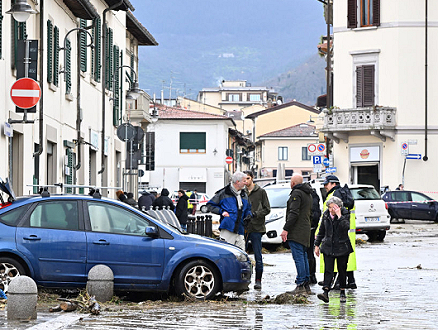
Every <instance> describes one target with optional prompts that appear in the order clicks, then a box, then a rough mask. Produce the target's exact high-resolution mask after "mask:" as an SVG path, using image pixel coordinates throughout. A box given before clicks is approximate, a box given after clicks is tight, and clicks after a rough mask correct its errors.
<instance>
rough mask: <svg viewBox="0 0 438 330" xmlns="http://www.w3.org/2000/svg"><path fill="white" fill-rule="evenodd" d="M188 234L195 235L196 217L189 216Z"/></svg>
mask: <svg viewBox="0 0 438 330" xmlns="http://www.w3.org/2000/svg"><path fill="white" fill-rule="evenodd" d="M187 232H188V233H190V234H194V233H195V217H194V216H191V215H189V216H188V218H187Z"/></svg>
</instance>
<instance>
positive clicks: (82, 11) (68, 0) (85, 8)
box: [64, 0, 99, 20]
mask: <svg viewBox="0 0 438 330" xmlns="http://www.w3.org/2000/svg"><path fill="white" fill-rule="evenodd" d="M64 3H65V5H66V6H67V7H68V9H70V10H71V12H72V13H73V14H74V15H75V16H76V17H79V18H82V19H86V20H92V19H94V18H96V17H99V13H98V12H97V10H96V8H95V7H94V6H93V5H92V4H91V2H90V1H89V0H64Z"/></svg>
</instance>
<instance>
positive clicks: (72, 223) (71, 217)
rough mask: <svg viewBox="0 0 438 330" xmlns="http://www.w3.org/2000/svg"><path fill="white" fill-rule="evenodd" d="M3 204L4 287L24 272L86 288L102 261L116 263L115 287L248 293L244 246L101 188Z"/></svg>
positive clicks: (48, 283)
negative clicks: (193, 230)
mask: <svg viewBox="0 0 438 330" xmlns="http://www.w3.org/2000/svg"><path fill="white" fill-rule="evenodd" d="M0 188H1V187H0ZM3 188H5V186H4V185H3ZM5 190H7V189H3V191H5ZM0 203H1V204H0V288H1V289H3V290H4V291H7V289H8V284H9V282H10V281H11V280H12V278H14V277H16V276H19V275H27V276H30V277H32V278H33V279H34V280H35V282H36V283H37V285H39V286H42V287H54V288H78V287H85V285H86V282H87V275H88V272H89V270H90V269H91V268H92V267H93V266H95V265H97V264H104V265H107V266H108V267H110V268H111V269H112V271H113V273H114V289H115V290H127V291H153V292H168V291H171V292H175V293H176V294H177V295H182V294H186V295H187V296H189V297H193V298H196V299H210V298H212V297H214V296H215V295H216V294H217V293H218V292H230V291H235V292H242V291H246V290H248V286H249V284H250V281H251V263H250V260H249V258H248V255H247V254H246V253H245V252H243V251H242V250H240V249H239V248H237V247H235V246H233V245H230V244H227V243H224V242H220V241H217V240H214V239H210V238H205V237H201V236H198V235H192V234H183V233H182V232H180V231H179V230H177V229H175V228H172V227H171V226H169V225H166V224H163V223H161V222H159V221H157V220H155V219H153V218H151V217H150V216H148V215H146V214H144V213H142V212H141V211H139V210H137V209H135V208H132V207H130V206H129V205H127V204H123V203H120V202H118V201H115V200H112V199H106V198H101V197H100V195H98V194H95V195H94V197H92V196H85V195H52V196H50V195H49V194H48V193H47V192H46V193H45V194H42V196H39V195H37V196H28V197H20V198H16V199H15V198H9V201H4V200H2V201H0Z"/></svg>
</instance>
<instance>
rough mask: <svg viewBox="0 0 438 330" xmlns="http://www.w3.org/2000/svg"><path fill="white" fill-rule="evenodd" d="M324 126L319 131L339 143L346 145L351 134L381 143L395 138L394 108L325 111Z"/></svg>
mask: <svg viewBox="0 0 438 330" xmlns="http://www.w3.org/2000/svg"><path fill="white" fill-rule="evenodd" d="M325 111H326V112H325V116H324V124H323V126H322V128H321V129H320V131H321V132H323V133H324V134H325V135H326V136H328V137H329V138H331V139H332V140H334V141H335V142H336V143H339V142H340V140H341V139H342V140H343V141H344V142H345V143H348V137H349V135H350V133H352V132H355V133H356V132H359V133H361V134H370V135H373V136H375V137H378V138H379V139H381V140H382V141H386V138H390V139H391V140H392V141H394V137H395V115H396V108H390V107H377V106H375V107H369V108H357V109H333V110H331V112H330V113H329V112H328V111H327V110H325Z"/></svg>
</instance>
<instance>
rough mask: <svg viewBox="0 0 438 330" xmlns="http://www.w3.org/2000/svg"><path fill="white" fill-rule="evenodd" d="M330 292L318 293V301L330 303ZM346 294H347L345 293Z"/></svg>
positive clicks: (326, 290) (325, 290)
mask: <svg viewBox="0 0 438 330" xmlns="http://www.w3.org/2000/svg"><path fill="white" fill-rule="evenodd" d="M328 293H329V290H328V289H324V292H323V293H318V295H317V297H318V299H321V300H322V301H323V302H325V303H328V302H329V296H328ZM344 294H345V292H344Z"/></svg>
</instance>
